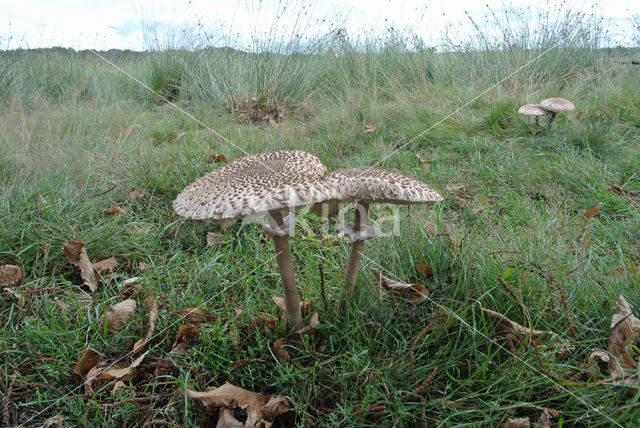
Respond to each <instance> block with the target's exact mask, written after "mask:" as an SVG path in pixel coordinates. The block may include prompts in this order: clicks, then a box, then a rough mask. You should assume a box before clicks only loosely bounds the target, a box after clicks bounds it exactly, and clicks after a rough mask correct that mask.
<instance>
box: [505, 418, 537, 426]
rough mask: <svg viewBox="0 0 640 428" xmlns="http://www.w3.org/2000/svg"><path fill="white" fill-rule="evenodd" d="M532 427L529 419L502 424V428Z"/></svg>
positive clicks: (513, 420) (512, 420)
mask: <svg viewBox="0 0 640 428" xmlns="http://www.w3.org/2000/svg"><path fill="white" fill-rule="evenodd" d="M530 426H531V423H530V422H529V418H516V419H509V420H508V421H507V422H505V423H504V424H502V428H529V427H530Z"/></svg>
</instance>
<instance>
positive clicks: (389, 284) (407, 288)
mask: <svg viewBox="0 0 640 428" xmlns="http://www.w3.org/2000/svg"><path fill="white" fill-rule="evenodd" d="M425 266H426V265H425ZM371 271H372V272H373V275H374V276H375V277H376V283H377V284H378V285H380V287H382V289H383V290H385V291H387V292H389V293H390V294H392V295H394V296H396V297H400V298H402V299H405V300H407V301H408V302H410V303H418V302H421V301H423V300H425V299H426V298H427V297H429V291H428V290H427V289H426V287H425V286H424V285H422V284H406V283H404V282H400V281H395V280H393V279H391V278H387V277H386V276H384V275H382V274H381V273H380V271H379V270H378V269H375V268H372V269H371Z"/></svg>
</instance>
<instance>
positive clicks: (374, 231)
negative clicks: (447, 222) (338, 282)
mask: <svg viewBox="0 0 640 428" xmlns="http://www.w3.org/2000/svg"><path fill="white" fill-rule="evenodd" d="M324 182H325V183H327V185H329V186H331V187H333V188H334V189H336V190H337V192H338V198H337V199H336V200H330V201H326V202H325V203H324V207H323V210H324V211H325V213H327V211H328V213H329V214H330V213H331V211H333V210H334V209H335V207H336V206H337V205H338V203H340V202H348V201H356V202H357V205H356V209H355V221H354V224H353V225H348V224H345V225H344V231H345V233H346V234H347V235H348V236H349V237H350V238H351V252H350V254H349V260H348V262H347V267H346V272H345V280H346V283H347V286H346V287H345V288H344V289H343V290H342V294H341V296H340V308H342V307H344V303H345V299H346V295H347V294H350V293H351V290H352V288H353V286H354V285H355V283H356V276H357V274H358V268H359V267H360V260H361V259H362V250H363V248H364V241H365V240H367V239H370V238H373V237H375V236H377V235H378V234H379V233H380V230H379V229H378V228H375V227H371V226H369V227H368V226H367V225H366V223H367V212H368V210H369V205H370V204H371V203H372V202H386V203H392V204H400V205H410V204H423V203H427V202H438V201H441V200H442V199H443V198H442V196H441V195H440V194H439V193H438V192H437V191H436V190H434V189H433V188H431V187H430V186H428V185H426V184H425V183H423V182H421V181H419V180H416V179H415V178H411V177H408V176H406V175H404V174H400V173H397V172H391V171H384V170H380V169H375V168H371V167H361V168H350V169H339V170H336V171H333V172H331V173H329V174H327V176H326V177H325V179H324ZM327 207H329V209H328V210H327ZM314 208H315V209H314V211H315V212H317V211H318V205H316V206H315V207H314Z"/></svg>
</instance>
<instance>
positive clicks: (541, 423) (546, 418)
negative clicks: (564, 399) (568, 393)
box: [536, 408, 560, 428]
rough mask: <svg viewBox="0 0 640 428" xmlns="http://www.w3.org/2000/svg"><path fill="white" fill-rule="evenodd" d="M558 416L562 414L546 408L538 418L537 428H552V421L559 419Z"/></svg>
mask: <svg viewBox="0 0 640 428" xmlns="http://www.w3.org/2000/svg"><path fill="white" fill-rule="evenodd" d="M558 416H560V414H559V413H558V412H556V411H555V410H551V409H547V408H545V409H544V410H543V411H542V414H540V417H539V418H538V422H537V424H536V427H539V428H551V419H554V418H557V417H558Z"/></svg>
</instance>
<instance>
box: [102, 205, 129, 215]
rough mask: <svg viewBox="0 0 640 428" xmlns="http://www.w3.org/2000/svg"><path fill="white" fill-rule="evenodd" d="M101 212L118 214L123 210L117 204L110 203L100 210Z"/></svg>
mask: <svg viewBox="0 0 640 428" xmlns="http://www.w3.org/2000/svg"><path fill="white" fill-rule="evenodd" d="M102 212H103V213H105V214H113V215H118V214H123V213H124V210H123V209H122V208H120V206H119V205H112V206H111V208H107V209H105V210H102Z"/></svg>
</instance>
